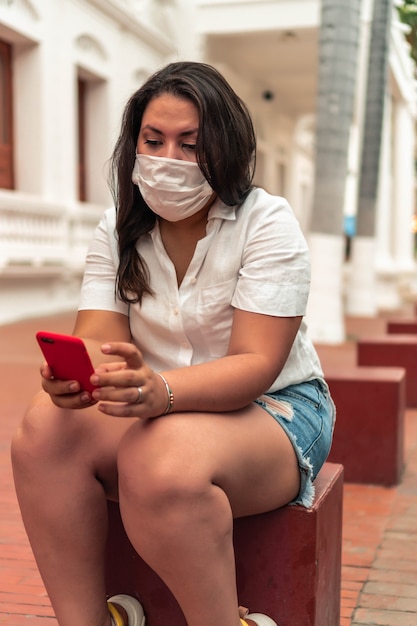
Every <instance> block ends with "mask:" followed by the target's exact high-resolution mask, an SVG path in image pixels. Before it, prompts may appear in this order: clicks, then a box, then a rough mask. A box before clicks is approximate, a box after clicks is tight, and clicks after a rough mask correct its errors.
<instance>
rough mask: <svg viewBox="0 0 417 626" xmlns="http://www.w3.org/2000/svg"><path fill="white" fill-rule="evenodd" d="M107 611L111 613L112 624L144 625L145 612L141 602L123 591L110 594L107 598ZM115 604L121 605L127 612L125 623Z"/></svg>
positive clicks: (126, 625) (114, 625)
mask: <svg viewBox="0 0 417 626" xmlns="http://www.w3.org/2000/svg"><path fill="white" fill-rule="evenodd" d="M107 604H108V607H109V611H110V613H111V617H112V622H113V626H145V613H144V611H143V607H142V605H141V603H140V602H139V601H138V600H136V598H133V597H132V596H128V595H126V594H124V593H120V594H118V595H117V596H112V597H111V598H109V599H108V600H107ZM117 605H119V606H121V607H122V608H123V609H124V610H125V611H126V614H127V624H125V623H124V619H123V617H122V615H121V614H120V613H119V611H118V609H117Z"/></svg>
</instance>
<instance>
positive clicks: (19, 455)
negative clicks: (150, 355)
mask: <svg viewBox="0 0 417 626" xmlns="http://www.w3.org/2000/svg"><path fill="white" fill-rule="evenodd" d="M130 424H131V420H115V419H109V418H105V417H103V416H102V415H98V412H97V411H96V409H94V408H92V409H88V410H83V411H63V410H60V409H57V408H56V407H55V406H54V405H52V404H51V402H50V401H49V398H48V397H47V396H46V395H44V394H40V395H38V396H37V397H36V399H35V401H34V402H33V403H32V405H31V407H30V408H29V410H28V412H27V415H26V417H25V419H24V422H23V425H22V427H21V428H20V429H19V431H18V432H17V433H16V435H15V437H14V440H13V444H12V459H13V470H14V477H15V485H16V492H17V496H18V499H19V504H20V508H21V512H22V517H23V521H24V524H25V527H26V531H27V533H28V536H29V540H30V542H31V546H32V549H33V552H34V555H35V558H36V561H37V564H38V567H39V570H40V573H41V575H42V578H43V580H44V583H45V586H46V589H47V591H48V594H49V597H50V599H51V602H52V605H53V608H54V611H55V614H56V617H57V619H58V622H59V624H60V626H74V625H76V626H95V625H97V626H106V625H108V624H109V623H110V619H109V614H108V611H107V607H106V603H105V585H104V547H105V539H106V534H107V505H106V493H105V492H106V491H108V492H110V493H112V495H116V494H117V470H116V450H117V445H118V442H119V441H120V438H121V436H122V435H123V433H124V432H125V431H126V429H127V428H128V427H129V426H130Z"/></svg>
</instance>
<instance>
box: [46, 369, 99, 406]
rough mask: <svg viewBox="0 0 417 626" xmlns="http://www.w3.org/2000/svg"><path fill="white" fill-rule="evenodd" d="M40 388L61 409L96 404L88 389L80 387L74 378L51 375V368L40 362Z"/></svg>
mask: <svg viewBox="0 0 417 626" xmlns="http://www.w3.org/2000/svg"><path fill="white" fill-rule="evenodd" d="M40 372H41V376H42V388H43V390H44V391H45V392H46V393H47V394H49V396H50V397H51V400H52V402H53V403H54V404H55V405H56V406H58V407H60V408H61V409H85V408H86V407H88V406H91V405H93V404H96V402H97V401H96V400H94V398H93V397H92V396H91V394H90V393H89V392H88V391H84V390H81V389H80V383H79V382H77V381H76V380H58V379H56V378H54V377H53V375H52V371H51V368H50V367H49V366H48V364H47V363H42V365H41V368H40Z"/></svg>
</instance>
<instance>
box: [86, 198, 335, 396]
mask: <svg viewBox="0 0 417 626" xmlns="http://www.w3.org/2000/svg"><path fill="white" fill-rule="evenodd" d="M115 223H116V212H115V210H114V209H109V210H107V211H106V212H105V213H104V215H103V217H102V219H101V221H100V223H99V225H98V227H97V229H96V233H95V236H94V239H93V241H92V242H91V245H90V247H89V251H88V255H87V262H86V269H85V274H84V280H83V285H82V289H81V297H80V305H79V310H87V309H95V310H106V311H116V312H119V313H123V314H125V315H128V316H129V323H130V329H131V333H132V338H133V341H134V343H135V344H136V345H137V347H138V348H139V350H140V351H141V352H142V354H143V356H144V358H145V360H146V362H147V363H148V365H149V366H150V367H151V368H152V369H154V370H155V371H167V370H169V369H175V368H178V367H186V366H189V365H194V364H197V363H204V362H207V361H212V360H214V359H217V358H220V357H222V356H224V355H225V354H226V352H227V348H228V343H229V338H230V331H231V327H232V321H233V310H234V308H238V309H242V310H245V311H251V312H255V313H263V314H265V315H275V316H282V317H291V316H298V315H304V314H305V312H306V305H307V298H308V292H309V286H310V263H309V254H308V249H307V244H306V241H305V239H304V237H303V235H302V232H301V229H300V227H299V224H298V222H297V220H296V218H295V216H294V214H293V212H292V210H291V208H290V206H289V204H288V202H287V201H286V200H285V199H284V198H281V197H278V196H272V195H270V194H268V193H267V192H266V191H264V190H263V189H259V188H255V189H253V190H252V191H251V193H250V194H249V195H248V197H247V199H246V200H245V201H244V202H243V204H242V205H240V206H236V207H228V206H226V205H225V204H223V203H222V202H220V201H217V202H216V203H215V204H214V205H213V207H212V208H211V209H210V211H209V214H208V222H207V231H206V233H207V234H206V236H205V237H204V238H203V239H201V240H200V241H199V242H198V243H197V246H196V249H195V252H194V256H193V258H192V260H191V263H190V265H189V267H188V270H187V272H186V274H185V276H184V279H183V281H182V283H181V285H180V286H179V287H178V284H177V278H176V273H175V268H174V265H173V263H172V261H171V260H170V258H169V257H168V255H167V253H166V251H165V248H164V246H163V243H162V239H161V235H160V231H159V227H158V223H156V225H155V227H154V228H153V230H152V231H151V232H150V233H149V234H147V235H144V236H143V237H141V238H140V240H139V241H138V244H137V246H138V251H139V252H140V254H141V256H142V258H143V259H144V261H145V262H146V264H147V266H148V269H149V274H150V287H151V289H152V291H153V295H148V294H146V295H145V296H144V297H143V300H142V304H141V305H139V304H133V305H127V304H125V303H123V302H121V301H120V300H119V298H118V297H117V295H115V281H116V272H117V268H118V264H119V256H118V250H117V234H116V231H115ZM108 340H109V341H110V340H111V337H109V338H108ZM322 377H323V373H322V369H321V366H320V362H319V359H318V356H317V354H316V351H315V349H314V347H313V345H312V343H311V341H310V340H309V339H308V337H307V335H306V325H305V324H304V322H303V323H302V324H301V327H300V329H299V331H298V333H297V337H296V339H295V341H294V344H293V347H292V349H291V352H290V355H289V357H288V359H287V362H286V364H285V366H284V368H283V370H282V371H281V373H280V375H279V376H278V378H277V379H276V381H275V382H274V383H273V385H272V386H271V387H270V389H269V391H276V390H278V389H282V388H283V387H286V386H287V385H290V384H296V383H299V382H302V381H306V380H311V379H313V378H322Z"/></svg>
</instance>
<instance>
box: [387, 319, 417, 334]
mask: <svg viewBox="0 0 417 626" xmlns="http://www.w3.org/2000/svg"><path fill="white" fill-rule="evenodd" d="M387 333H388V334H396V335H398V334H401V335H414V334H417V317H399V318H395V319H390V320H388V321H387Z"/></svg>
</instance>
